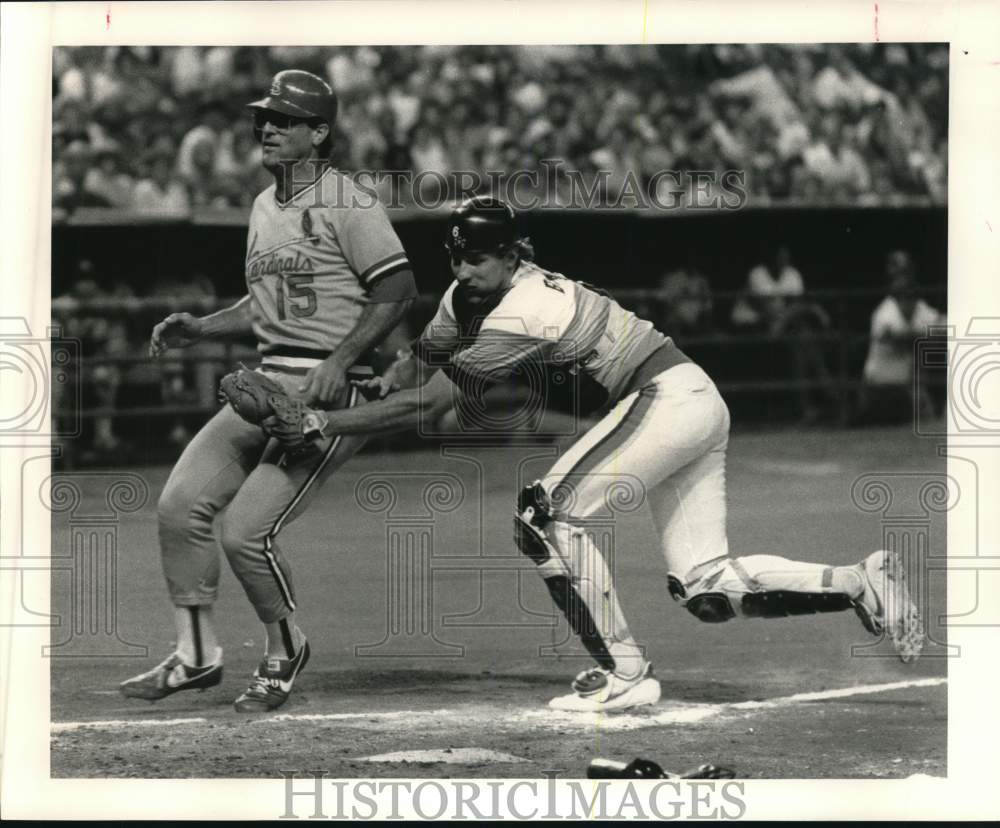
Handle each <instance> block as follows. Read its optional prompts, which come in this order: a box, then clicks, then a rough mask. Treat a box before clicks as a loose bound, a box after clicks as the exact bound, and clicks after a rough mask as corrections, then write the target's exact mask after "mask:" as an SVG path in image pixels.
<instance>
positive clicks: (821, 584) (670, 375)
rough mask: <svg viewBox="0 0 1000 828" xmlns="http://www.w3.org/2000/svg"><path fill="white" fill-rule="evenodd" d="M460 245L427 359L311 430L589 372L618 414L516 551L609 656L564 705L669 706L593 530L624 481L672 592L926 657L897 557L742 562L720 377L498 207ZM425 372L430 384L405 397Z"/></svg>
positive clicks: (545, 497) (569, 469)
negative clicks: (634, 483) (849, 626)
mask: <svg viewBox="0 0 1000 828" xmlns="http://www.w3.org/2000/svg"><path fill="white" fill-rule="evenodd" d="M447 247H448V250H449V252H450V255H451V267H452V271H453V273H454V276H455V281H454V283H453V284H452V285H451V287H450V288H449V289H448V291H447V292H446V293H445V295H444V297H443V298H442V300H441V302H440V305H439V306H438V309H437V313H436V315H435V317H434V318H433V319H432V320H431V322H430V323H429V324H428V326H427V328H426V329H425V330H424V332H423V335H422V336H421V337H420V338H419V340H418V341H417V343H416V354H415V356H411V357H409V358H407V359H405V360H402V361H401V362H399V363H397V364H396V365H394V366H393V367H392V368H390V370H389V371H388V372H387V374H386V376H385V377H383V378H380V379H378V380H375V381H372V382H371V383H370V385H371V386H372V388H378V389H379V393H380V395H386V394H387V396H385V398H384V399H382V400H379V401H377V402H372V403H369V404H366V405H364V406H361V407H359V408H357V409H354V410H341V411H333V412H316V413H314V414H307V415H305V418H304V420H305V422H304V425H303V429H302V430H304V431H305V432H307V433H308V434H316V435H329V434H341V435H348V434H366V433H375V432H385V431H392V430H395V429H400V428H415V427H417V426H418V425H420V424H421V423H422V424H423V425H424V426H425V427H428V421H433V420H436V419H437V418H440V417H442V416H443V415H444V414H446V413H447V412H448V411H450V410H451V409H452V407H453V406H454V405H455V404H456V401H458V402H459V403H460V401H461V399H462V396H463V395H476V394H481V393H482V389H484V388H486V387H488V386H489V385H490V384H491V383H495V382H498V381H508V380H510V379H511V378H512V377H517V376H528V375H534V376H538V370H537V369H538V367H539V366H541V369H542V372H543V373H544V372H545V371H549V370H556V371H559V372H561V374H562V376H563V377H564V378H565V376H567V375H570V376H575V377H577V379H578V384H579V390H578V392H577V394H578V398H579V400H580V405H581V409H582V410H583V411H584V412H587V411H591V412H597V413H600V414H602V415H603V416H602V418H601V419H600V420H599V421H598V422H597V424H596V425H595V426H593V427H592V428H591V429H590V430H589V431H587V432H586V433H585V434H584V435H583V436H582V437H581V438H580V439H579V440H578V441H577V442H576V443H575V444H573V446H571V447H570V448H569V450H568V451H566V452H565V453H564V454H563V455H562V457H561V458H560V459H559V460H558V461H557V462H556V464H555V465H554V466H553V467H552V469H551V470H550V471H549V473H548V474H547V475H546V476H545V477H544V478H543V479H542V480H540V481H536V482H534V483H533V484H531V485H529V486H526V487H525V488H524V489H523V490H522V491H521V492H520V494H519V495H518V497H517V502H516V507H515V514H514V529H515V531H514V537H515V542H516V544H517V546H518V547H519V549H520V550H521V552H523V553H524V555H526V556H527V558H529V559H530V560H531V561H532V562H533V563H534V565H535V566H536V567H537V571H538V573H539V575H540V576H541V577H542V578H543V579H544V581H545V585H546V586H547V587H548V590H549V593H550V594H551V596H552V599H553V601H554V602H555V604H556V605H557V606H558V608H559V609H560V611H561V612H562V613H563V614H564V615H565V617H566V618H567V620H568V622H569V625H570V627H571V628H572V629H573V630H574V632H575V633H576V634H577V635H578V636H579V637H580V639H581V641H582V643H583V645H584V646H585V647H586V649H587V650H588V652H589V653H590V654H591V655H592V656H593V658H594V660H595V661H596V662H597V665H596V666H595V667H594V668H592V669H589V670H585V671H583V672H582V673H581V674H580V675H578V676H577V677H576V679H575V680H574V681H573V683H572V693H570V694H569V695H566V696H562V697H559V698H556V699H553V700H552V702H551V706H552V707H554V708H556V709H561V710H580V711H612V710H624V709H627V708H631V707H636V706H639V705H646V704H653V703H655V702H656V701H657V700H658V699H659V696H660V685H659V682H658V681H657V680H656V679H655V678H654V677H653V673H652V665H651V664H650V663H649V662H648V661H647V659H646V657H645V654H644V649H643V647H641V646H640V645H639V644H638V643H637V642H636V641H635V639H634V638H633V637H632V635H631V634H630V632H629V630H628V626H627V624H626V622H625V616H624V613H623V611H622V608H621V605H620V603H619V600H618V597H617V594H616V591H615V586H614V582H613V579H612V575H611V572H610V569H609V567H608V565H607V563H606V561H605V559H604V556H603V555H602V553H601V551H600V550H599V549H598V548H597V546H596V545H595V544H594V542H593V540H592V539H591V537H590V536H589V535H588V534H587V532H585V531H584V529H583V528H581V523H582V519H584V518H587V517H589V516H591V515H593V514H594V513H596V512H597V511H598V510H599V509H601V508H602V507H603V505H604V503H605V499H606V497H607V496H608V494H609V492H608V490H609V485H614V484H615V481H616V480H617V481H619V482H620V481H622V480H624V479H625V478H626V477H628V478H631V479H633V480H634V479H638V480H639V481H641V484H642V490H643V491H644V492H645V496H646V499H647V502H648V503H649V506H650V509H651V512H652V516H653V519H654V522H655V525H656V529H657V532H658V535H659V538H660V547H661V551H662V553H663V556H664V559H665V562H666V568H667V572H668V578H667V584H668V590H669V592H670V594H671V595H672V597H673V598H674V599H675V600H677V601H678V602H679V603H680V604H681V605H682V606H684V607H685V608H686V609H687V610H688V611H689V612H691V613H692V614H693V615H695V616H696V617H697V618H699V619H700V620H702V621H705V622H709V623H712V622H721V621H726V620H729V619H730V618H734V617H736V616H737V615H742V616H745V617H758V618H760V617H763V618H770V617H779V616H789V615H803V614H811V613H817V612H833V611H840V610H848V609H853V610H854V611H855V612H856V613H857V614H858V616H859V618H860V619H861V621H862V623H863V624H864V626H865V628H866V629H867V630H868V631H869V632H870V633H872V634H874V635H882V634H886V633H887V634H888V635H889V636H891V638H892V640H893V643H894V644H895V646H896V649H897V652H898V654H899V656H900V658H901V659H902V660H903V661H911V660H913V659H915V658H916V657H917V656H918V655H919V653H920V650H921V648H922V646H923V630H922V624H921V620H920V616H919V613H918V612H917V609H916V607H915V606H914V604H913V602H912V601H911V600H910V596H909V593H908V591H907V588H906V584H905V581H904V577H903V574H904V573H903V568H902V565H901V561H900V560H899V558H898V557H897V556H896V555H895V554H894V553H890V552H883V551H877V552H874V553H872V554H871V555H869V556H868V557H866V558H865V559H864V560H863V561H862V562H861V563H859V564H856V565H854V566H827V565H825V564H818V563H806V562H802V561H793V560H788V559H786V558H781V557H778V556H775V555H750V556H746V557H739V558H733V557H730V555H729V545H728V539H727V536H726V493H725V456H726V447H727V444H728V439H729V411H728V409H727V407H726V404H725V402H723V400H722V397H721V396H720V395H719V392H718V390H717V389H716V387H715V385H714V383H713V382H712V380H711V379H710V378H709V377H708V375H707V374H706V373H705V372H704V371H703V370H702V369H701V368H699V367H698V366H697V365H695V364H694V363H693V362H692V361H691V360H690V359H689V358H688V357H687V356H686V355H685V354H684V353H683V352H681V351H680V350H679V349H678V348H677V347H676V346H675V345H674V343H673V342H672V341H671V340H670V338H669V337H666V336H664V335H663V334H662V333H660V332H659V331H657V330H656V328H655V327H654V326H653V325H652V324H651V323H650V322H647V321H645V320H642V319H639V318H638V317H636V316H635V315H634V314H632V313H630V312H629V311H626V310H625V309H623V308H622V307H621V306H620V305H618V304H617V303H616V302H615V301H614V300H612V299H611V298H610V297H608V296H606V295H604V294H602V293H601V292H600V291H598V290H596V289H593V288H591V287H589V286H587V285H585V284H583V283H580V282H575V281H573V280H571V279H567V278H566V277H564V276H562V275H560V274H557V273H552V272H549V271H547V270H544V269H543V268H541V267H539V266H537V265H535V264H533V263H532V261H531V259H532V257H533V251H532V248H531V245H530V244H529V243H528V242H527V240H526V239H524V238H522V237H521V235H520V234H519V233H518V231H517V219H516V216H515V214H514V212H513V210H511V208H510V207H509V206H508V205H507V204H505V203H503V202H501V201H499V200H497V199H492V198H485V197H478V198H475V199H471V200H470V201H468V202H466V203H465V204H463V205H462V206H461V207H459V208H458V209H457V210H456V211H455V212H454V213H453V214H452V217H451V221H450V223H449V227H448V235H447ZM414 361H415V362H416V363H417V367H418V368H419V369H420V372H419V373H420V375H421V376H423V378H424V382H423V384H422V385H420V386H419V387H416V388H412V389H409V390H402V391H399V392H398V393H389V392H391V391H393V390H394V387H395V385H396V381H395V377H397V376H399V375H400V373H401V372H402V370H403V369H404V367H405V366H407V365H410V367H411V369H412V362H414ZM526 366H528V367H526ZM532 366H533V367H532ZM439 369H440V370H439ZM428 374H429V376H428ZM563 384H565V382H564V383H563ZM556 385H557V383H555V382H551V383H548V384H546V386H545V388H544V389H543V390H544V391H545V392H546V393H547V392H549V391H550V390H552V389H555V388H556ZM293 430H294V429H293ZM300 439H301V435H299V437H297V438H293V441H292V442H293V443H295V442H296V441H297V440H300Z"/></svg>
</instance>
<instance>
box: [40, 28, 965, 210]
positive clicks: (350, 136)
mask: <svg viewBox="0 0 1000 828" xmlns="http://www.w3.org/2000/svg"><path fill="white" fill-rule="evenodd" d="M292 55H295V56H296V58H295V60H296V61H301V60H305V61H306V62H307V64H308V65H309V66H310V67H312V68H313V69H314V70H315V71H320V72H323V71H326V72H327V74H329V76H330V77H331V78H332V80H333V82H334V85H335V87H336V88H337V89H338V92H340V93H341V97H342V101H341V103H342V108H343V121H344V125H345V126H348V125H349V126H350V127H351V128H350V129H346V130H342V131H340V132H338V133H337V134H336V135H335V138H336V141H335V143H336V145H337V156H336V157H337V163H340V164H346V165H347V166H348V167H352V166H365V167H368V166H371V165H372V162H373V161H374V160H376V159H378V158H379V157H380V156H381V155H383V154H384V153H385V152H386V151H387V149H388V147H390V146H392V145H396V144H400V143H404V142H405V139H406V136H408V135H411V133H415V136H414V137H415V140H416V145H415V146H414V147H411V155H412V157H413V159H414V162H415V163H417V164H418V165H419V166H418V170H417V171H419V170H420V169H434V170H437V171H439V172H441V171H445V170H459V169H467V168H473V169H479V170H483V169H484V168H486V169H497V168H498V163H499V162H500V160H501V157H502V155H509V154H514V153H507V152H506V149H504V151H503V152H501V147H505V145H506V144H507V143H508V142H514V143H515V144H516V145H517V146H518V147H519V150H520V152H518V153H516V154H517V155H518V164H519V165H520V166H521V167H526V168H527V169H534V168H536V167H537V165H538V161H539V157H540V156H539V154H538V153H539V151H540V149H544V152H545V153H546V154H547V153H552V154H553V157H554V158H559V159H562V160H563V161H565V162H566V165H567V166H568V167H570V168H575V169H578V170H581V171H582V170H586V169H587V168H589V167H591V166H593V165H594V164H595V159H596V164H598V165H599V166H607V167H609V168H610V169H611V170H612V171H613V174H614V178H615V181H614V182H612V189H616V188H617V185H618V184H620V183H621V182H622V181H624V179H625V177H626V176H627V175H628V174H629V173H632V174H633V175H635V176H637V177H638V178H639V179H640V181H648V180H649V179H650V178H651V175H652V172H651V165H653V166H656V165H658V166H659V167H660V168H669V167H667V166H666V165H667V164H668V163H669V164H675V165H676V164H679V162H680V161H684V162H685V163H688V164H691V165H696V166H698V167H699V168H702V169H716V168H724V167H730V168H732V167H735V168H738V169H745V170H747V171H748V173H749V187H750V189H751V192H752V193H753V194H754V195H755V197H758V198H760V199H762V200H763V199H770V200H773V199H781V198H786V197H791V198H795V199H804V200H807V201H809V202H810V203H824V202H828V201H831V200H832V201H843V200H845V199H848V198H854V197H857V198H861V199H864V200H865V203H873V204H874V203H883V202H898V201H899V200H900V199H903V198H907V197H913V196H927V195H929V196H930V197H931V198H933V199H935V200H937V201H943V200H944V198H945V195H946V187H945V182H946V174H945V165H946V161H947V159H946V158H945V157H943V156H942V154H941V153H942V141H943V140H945V139H946V125H947V111H948V110H947V102H948V94H947V93H948V90H947V80H948V73H947V69H948V52H947V49H946V48H944V47H941V46H939V45H925V44H889V45H885V44H869V45H867V46H863V45H857V46H840V45H837V46H827V45H813V46H778V45H775V46H767V47H761V46H751V47H734V46H728V45H726V46H697V45H693V46H683V47H681V46H657V47H649V48H640V47H613V48H607V47H603V46H560V47H559V48H549V47H510V46H490V47H450V46H449V47H443V46H433V47H422V46H421V47H406V48H395V47H377V48H372V47H358V48H353V47H335V48H327V47H302V48H299V47H291V48H290V47H274V48H271V49H260V48H253V47H240V48H232V47H228V46H220V47H211V48H207V49H206V48H205V47H181V48H169V49H149V48H146V49H133V48H123V47H110V48H103V47H100V48H90V47H86V48H72V49H71V48H61V47H60V48H59V49H57V51H56V54H55V57H54V61H53V73H54V87H55V89H56V98H55V100H54V101H53V112H54V119H53V153H54V159H55V160H56V162H57V163H58V162H59V161H60V159H61V156H62V153H63V151H64V150H65V148H66V147H67V146H69V145H70V144H72V143H73V142H74V141H79V140H83V141H86V142H89V143H90V144H92V145H94V146H99V145H100V144H101V143H103V141H105V140H106V139H107V138H108V137H109V136H110V137H113V138H114V139H115V140H116V141H118V142H119V143H120V144H121V158H122V159H130V158H136V157H139V156H140V155H141V154H143V153H144V152H146V151H147V150H148V149H150V147H151V146H152V145H153V143H154V142H158V141H166V142H169V143H170V145H171V146H174V147H176V146H178V145H179V146H180V149H179V150H178V152H177V156H176V162H177V166H178V170H179V171H180V173H181V175H182V176H183V177H185V178H186V179H187V180H189V181H190V180H191V178H192V176H193V175H194V174H195V171H194V169H193V166H194V162H193V157H194V155H195V153H196V147H199V146H200V145H201V144H202V143H203V142H204V141H205V140H209V141H210V142H211V144H212V148H213V149H212V151H211V152H212V153H213V155H214V160H213V169H212V170H211V173H210V175H209V176H208V177H207V178H206V177H205V176H204V173H203V171H202V170H199V171H198V178H199V180H200V181H201V182H202V183H200V184H199V185H198V186H196V187H195V190H196V200H197V201H199V202H204V203H206V204H208V205H211V204H213V203H218V204H220V205H231V204H241V203H243V201H244V200H245V196H244V195H243V194H242V192H240V193H239V194H237V191H236V188H235V182H236V181H237V180H240V179H242V178H243V177H244V176H245V172H244V170H245V165H244V163H243V162H244V161H245V158H246V149H245V147H238V146H237V140H236V134H239V133H241V132H242V127H241V128H240V129H238V130H235V131H234V130H233V127H232V124H233V113H231V112H229V111H228V110H229V109H230V108H232V102H238V101H241V100H244V99H246V96H247V95H248V94H250V93H249V90H250V89H251V88H257V87H258V86H259V84H260V83H261V82H263V81H262V78H263V77H270V75H271V74H273V72H274V71H275V69H276V68H278V66H279V65H283V64H282V63H281V62H282V61H285V60H289V59H291V56H292ZM706 92H707V93H708V94H706ZM204 94H208V95H210V96H211V98H210V99H209V100H205V99H203V98H202V97H201V96H202V95H204ZM709 98H710V99H711V100H709ZM192 109H194V113H193V117H192ZM813 110H815V114H814V113H813ZM445 112H447V117H444V113H445ZM804 113H805V114H804ZM823 113H829V114H830V115H831V118H830V119H829V124H828V125H826V126H824V124H825V123H826V122H825V121H824V120H823V119H822V118H821V117H817V115H822V114H823ZM838 121H839V126H838ZM418 123H419V124H420V126H421V128H420V129H415V127H416V126H417V124H418ZM838 142H839V143H838ZM542 143H544V147H540V146H539V145H540V144H542ZM197 152H199V153H204V152H205V150H203V149H198V150H197ZM526 153H527V154H528V155H531V156H533V157H532V158H531V159H530V161H529V162H528V163H527V164H526V163H524V158H523V156H524V155H525V154H526ZM595 153H596V156H595ZM803 157H804V159H805V167H806V169H805V170H804V171H803V170H800V169H798V164H797V162H796V160H795V159H797V158H803ZM789 165H791V166H789ZM878 165H881V166H878ZM877 166H878V172H877V174H876V167H877ZM865 170H867V172H868V178H870V179H871V181H870V182H869V183H868V184H867V185H866V183H865V173H864V171H865ZM118 172H119V173H128V172H129V171H128V170H126V169H124V166H123V168H122V169H120V170H119V171H118ZM214 179H219V180H218V181H214ZM99 189H101V191H102V192H110V189H109V188H107V187H106V186H105V185H103V184H102V185H101V186H100V187H99ZM203 191H205V192H203ZM855 193H857V195H856V196H855V195H854V194H855ZM109 200H110V201H111V202H112V203H117V202H118V201H119V200H120V196H118V195H115V194H114V193H111V198H110V199H109Z"/></svg>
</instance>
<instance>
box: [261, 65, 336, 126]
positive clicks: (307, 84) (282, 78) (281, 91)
mask: <svg viewBox="0 0 1000 828" xmlns="http://www.w3.org/2000/svg"><path fill="white" fill-rule="evenodd" d="M247 108H249V109H270V110H272V111H274V112H281V113H282V114H284V115H291V116H292V117H295V118H315V119H317V120H320V121H326V122H327V123H328V124H329V125H330V126H331V127H332V126H333V125H334V124H335V123H336V122H337V96H336V95H335V94H334V91H333V89H331V88H330V85H329V84H328V83H326V81H324V80H323V79H322V78H320V77H317V76H316V75H314V74H312V73H311V72H303V71H302V70H301V69H286V70H285V71H284V72H278V74H277V75H275V76H274V79H273V80H272V81H271V88H270V89H269V90H268V93H267V97H266V98H261V99H260V100H259V101H254V102H253V103H249V104H247Z"/></svg>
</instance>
